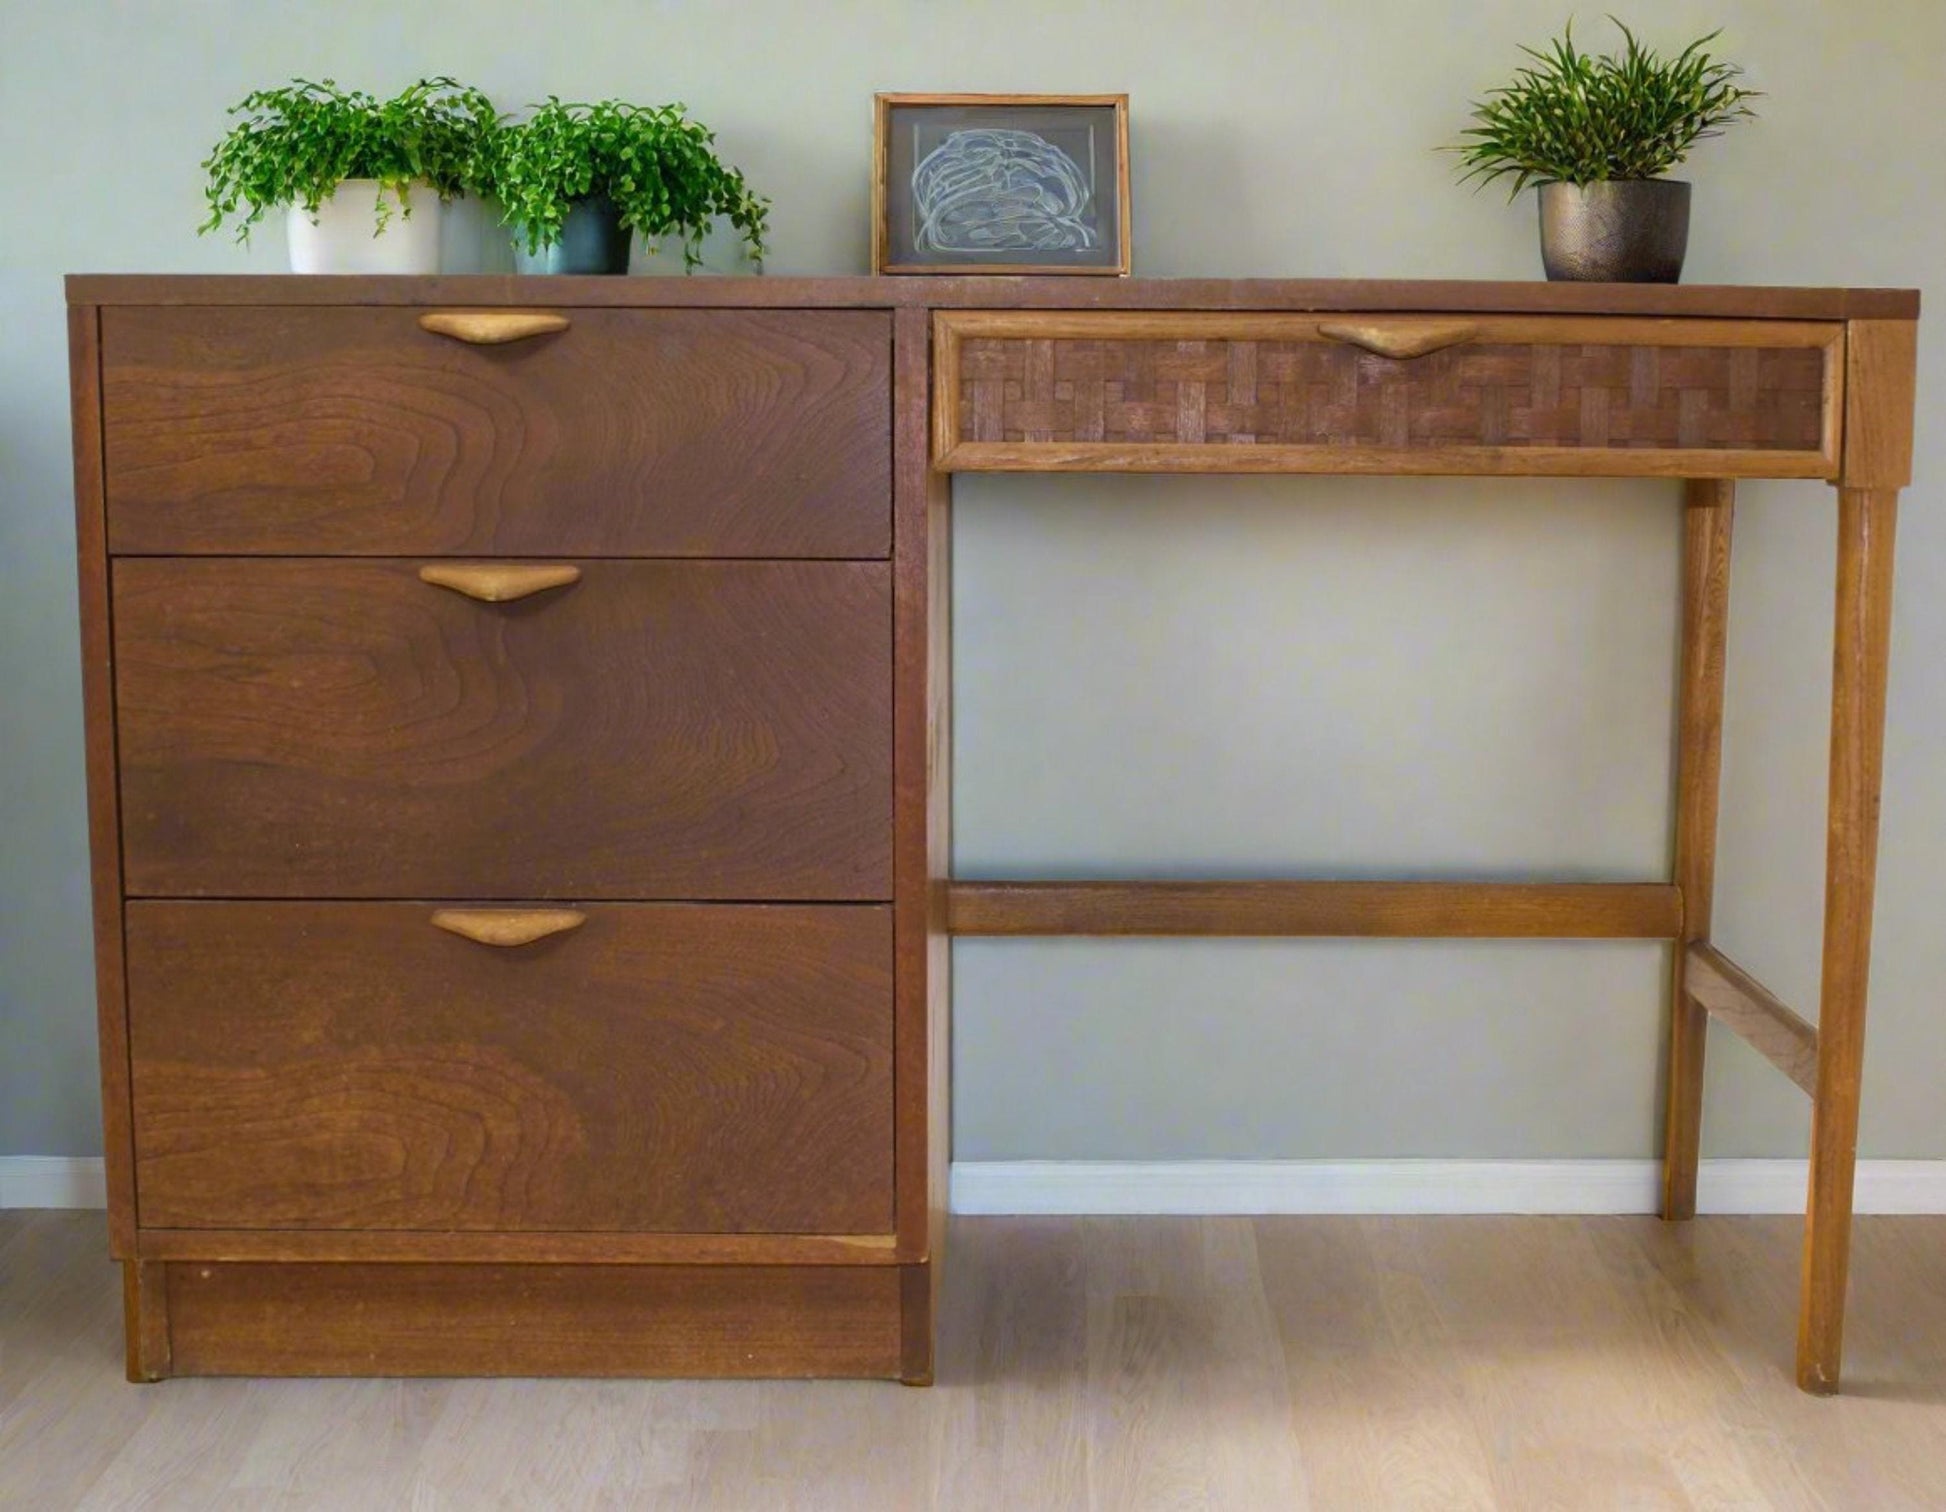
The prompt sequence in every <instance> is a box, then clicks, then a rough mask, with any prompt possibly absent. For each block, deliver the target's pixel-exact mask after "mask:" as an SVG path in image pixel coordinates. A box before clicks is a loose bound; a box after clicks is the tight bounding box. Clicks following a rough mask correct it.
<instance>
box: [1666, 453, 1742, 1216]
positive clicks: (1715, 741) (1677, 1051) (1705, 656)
mask: <svg viewBox="0 0 1946 1512" xmlns="http://www.w3.org/2000/svg"><path fill="white" fill-rule="evenodd" d="M1682 519H1683V526H1682V529H1683V536H1682V539H1683V547H1682V551H1683V557H1682V562H1683V568H1682V621H1681V641H1680V645H1679V658H1680V659H1679V661H1678V664H1677V670H1676V794H1675V798H1676V801H1675V823H1674V825H1673V829H1674V832H1675V834H1674V841H1675V843H1674V845H1673V847H1672V849H1673V851H1674V875H1675V880H1676V888H1677V891H1678V892H1680V893H1681V895H1682V933H1681V937H1680V938H1681V940H1682V941H1684V942H1690V941H1705V940H1708V939H1709V935H1710V920H1711V917H1712V905H1713V903H1714V901H1715V895H1716V822H1717V805H1718V798H1719V789H1720V787H1721V774H1722V767H1723V677H1724V668H1725V665H1726V662H1727V658H1728V647H1729V624H1730V543H1731V540H1732V538H1733V535H1734V526H1735V522H1736V485H1735V484H1734V483H1729V482H1723V481H1720V480H1718V481H1704V480H1693V479H1692V480H1691V481H1689V482H1687V483H1685V484H1684V485H1683V512H1682ZM1671 954H1672V956H1673V959H1672V961H1671V964H1670V976H1669V982H1670V990H1669V1041H1668V1043H1669V1049H1668V1057H1667V1067H1668V1092H1667V1095H1666V1097H1665V1099H1664V1105H1663V1119H1662V1129H1663V1133H1662V1216H1663V1217H1664V1218H1667V1219H1670V1220H1671V1221H1675V1222H1680V1221H1682V1220H1684V1219H1688V1218H1694V1217H1695V1216H1696V1169H1697V1163H1698V1161H1699V1160H1700V1159H1701V1156H1702V1139H1703V1067H1704V1062H1705V1056H1706V1053H1707V1049H1708V1043H1709V1018H1708V1015H1707V1014H1706V1013H1705V1012H1704V1010H1703V1005H1702V1004H1701V1003H1699V1002H1697V1001H1696V1000H1695V997H1694V995H1693V994H1692V993H1691V992H1690V991H1689V988H1688V980H1689V953H1688V952H1687V951H1685V950H1681V949H1678V950H1676V951H1673V952H1672V953H1671Z"/></svg>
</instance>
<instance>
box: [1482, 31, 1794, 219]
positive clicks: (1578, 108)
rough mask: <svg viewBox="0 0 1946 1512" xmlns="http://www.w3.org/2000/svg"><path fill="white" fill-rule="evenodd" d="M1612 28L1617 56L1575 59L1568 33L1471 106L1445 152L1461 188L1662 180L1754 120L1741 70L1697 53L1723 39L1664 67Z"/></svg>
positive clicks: (1751, 95)
mask: <svg viewBox="0 0 1946 1512" xmlns="http://www.w3.org/2000/svg"><path fill="white" fill-rule="evenodd" d="M1609 19H1610V20H1611V21H1615V18H1614V17H1613V16H1611V17H1609ZM1615 25H1616V26H1617V27H1620V28H1621V33H1622V36H1623V38H1624V40H1625V42H1626V44H1627V45H1626V47H1625V49H1624V51H1623V52H1622V55H1621V56H1620V57H1614V56H1612V55H1611V56H1608V57H1600V58H1598V57H1593V56H1591V55H1590V54H1587V53H1584V52H1581V51H1579V50H1577V49H1576V47H1575V45H1574V27H1573V26H1572V24H1570V25H1569V27H1568V29H1567V33H1566V35H1565V36H1563V37H1561V38H1560V39H1559V40H1557V41H1555V42H1554V43H1552V44H1551V45H1550V47H1549V49H1548V51H1546V52H1536V51H1535V50H1534V49H1533V48H1531V47H1523V48H1522V49H1521V51H1522V52H1524V53H1526V54H1527V56H1528V57H1530V58H1532V59H1533V60H1534V62H1535V65H1536V66H1534V67H1531V68H1521V69H1518V70H1516V72H1515V74H1514V82H1513V83H1511V84H1509V85H1508V86H1507V87H1506V88H1504V89H1496V90H1493V91H1491V92H1490V93H1489V94H1488V95H1487V97H1486V98H1485V99H1483V100H1479V101H1476V102H1475V103H1474V106H1473V120H1474V121H1476V122H1477V123H1478V124H1477V125H1474V126H1472V127H1470V128H1468V129H1467V130H1465V131H1462V132H1461V133H1460V136H1461V138H1462V140H1461V141H1459V142H1457V143H1455V144H1454V145H1453V147H1452V149H1451V150H1452V151H1454V152H1457V153H1459V154H1460V157H1461V159H1462V160H1463V161H1464V162H1465V164H1466V171H1465V172H1464V173H1462V174H1461V175H1460V182H1461V183H1465V182H1467V181H1468V180H1469V179H1479V180H1481V181H1482V182H1484V183H1491V182H1492V181H1493V180H1494V179H1497V178H1500V177H1501V176H1503V175H1509V174H1510V175H1512V177H1513V181H1514V187H1513V193H1514V194H1515V195H1517V194H1519V193H1520V191H1521V190H1523V189H1525V188H1526V187H1527V186H1528V185H1529V184H1530V183H1542V184H1546V183H1566V184H1592V183H1599V182H1600V181H1602V180H1604V179H1652V178H1659V177H1661V176H1662V175H1663V174H1665V173H1667V172H1668V171H1669V170H1670V169H1671V168H1673V167H1675V166H1676V165H1677V164H1678V163H1680V162H1682V160H1683V159H1684V158H1686V157H1688V156H1689V152H1690V149H1691V148H1693V147H1694V146H1695V145H1696V144H1697V143H1698V142H1699V141H1702V140H1703V139H1704V138H1706V137H1713V136H1720V135H1721V134H1722V131H1723V128H1724V127H1725V126H1727V125H1729V124H1730V123H1731V122H1733V121H1737V120H1742V119H1746V118H1754V117H1755V115H1756V112H1755V111H1753V110H1752V109H1750V107H1749V106H1748V105H1747V104H1745V103H1744V102H1745V101H1747V100H1752V99H1756V98H1758V97H1759V96H1758V94H1757V92H1756V91H1755V90H1749V89H1742V88H1739V87H1738V85H1737V83H1736V80H1737V79H1738V78H1740V77H1741V76H1742V72H1743V70H1742V69H1740V68H1738V67H1736V65H1734V64H1731V63H1724V62H1721V61H1719V60H1718V59H1716V58H1713V57H1711V56H1710V55H1709V54H1708V53H1707V52H1705V51H1704V50H1703V49H1704V48H1705V47H1706V46H1707V45H1708V44H1709V43H1711V42H1713V41H1715V40H1716V38H1717V37H1718V36H1720V35H1721V33H1720V32H1711V33H1710V34H1709V35H1708V36H1706V37H1698V38H1697V39H1696V40H1695V41H1694V42H1692V43H1690V44H1689V46H1687V47H1685V48H1684V49H1683V50H1682V51H1681V52H1680V53H1679V54H1677V55H1676V57H1674V58H1664V57H1662V56H1660V55H1659V54H1657V53H1656V52H1654V51H1652V50H1651V49H1649V48H1646V47H1644V46H1643V45H1642V44H1641V43H1640V42H1639V41H1637V40H1636V37H1635V33H1634V32H1632V31H1630V30H1629V29H1628V28H1627V27H1626V26H1623V25H1622V23H1621V22H1620V21H1615Z"/></svg>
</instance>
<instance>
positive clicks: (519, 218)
mask: <svg viewBox="0 0 1946 1512" xmlns="http://www.w3.org/2000/svg"><path fill="white" fill-rule="evenodd" d="M715 141H716V137H715V134H714V133H712V132H710V131H709V130H707V129H706V128H704V127H703V126H701V125H699V124H698V123H697V122H695V121H692V120H690V119H689V117H688V115H687V113H686V107H684V106H682V105H680V104H675V105H660V106H651V105H630V104H626V103H624V102H622V101H619V100H602V101H600V102H598V103H596V104H593V105H577V104H564V103H562V101H560V100H559V99H557V98H555V97H554V96H552V95H550V96H548V99H547V103H546V104H544V105H538V106H535V107H534V112H533V114H532V115H531V116H529V117H528V118H527V119H526V120H524V121H520V122H517V123H515V124H513V125H511V126H503V127H501V128H500V129H499V130H498V131H496V132H494V133H493V136H492V138H491V139H490V141H489V143H488V146H487V149H486V154H485V157H486V165H487V166H486V173H485V184H484V187H486V188H487V189H488V191H489V192H491V193H492V194H494V195H495V196H497V197H498V199H499V200H500V202H501V205H502V207H503V209H502V214H501V219H502V220H503V221H504V222H505V224H507V225H509V226H512V227H513V228H514V230H515V233H516V235H517V236H518V237H520V238H522V239H524V240H525V242H526V244H527V250H528V251H529V252H539V251H540V250H541V249H542V248H543V247H551V246H553V245H554V244H555V243H556V242H558V241H560V239H561V235H562V228H563V226H564V225H565V224H566V222H567V216H568V210H569V208H570V207H571V206H572V205H573V203H574V202H575V201H576V200H579V199H587V198H590V197H599V198H605V199H607V200H609V201H610V202H611V203H612V204H613V205H614V206H615V209H616V210H617V211H618V212H619V214H620V217H621V222H622V224H623V225H624V226H627V227H628V228H629V229H630V230H632V231H636V232H639V233H640V234H641V235H642V237H643V238H644V239H645V240H646V241H647V242H648V243H649V246H650V248H651V250H653V249H654V247H655V244H656V242H657V241H658V240H659V239H660V238H662V237H665V236H679V237H681V239H682V255H683V265H684V267H685V268H694V267H696V266H698V265H699V264H700V263H701V262H702V245H703V237H704V236H705V234H707V232H708V231H709V228H710V227H711V226H712V225H713V224H714V223H715V222H716V220H717V219H718V218H719V217H721V218H723V219H727V220H728V221H729V223H730V224H731V225H732V226H734V227H736V229H737V230H738V231H739V232H741V233H742V236H743V241H744V244H745V245H746V246H747V247H748V248H749V249H750V255H751V257H752V259H753V260H755V261H756V262H757V264H758V265H759V266H762V263H763V254H764V227H765V218H766V217H767V216H768V214H769V212H770V201H769V200H767V199H765V198H763V196H761V195H758V194H754V193H752V192H751V189H750V186H749V185H748V184H747V183H745V182H744V178H743V175H742V174H741V173H740V172H738V171H737V170H736V169H734V168H731V167H729V166H727V165H726V164H724V163H723V162H722V161H721V160H720V159H719V158H718V157H717V155H716V152H715V149H714V145H713V144H714V143H715Z"/></svg>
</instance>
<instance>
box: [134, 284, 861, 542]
mask: <svg viewBox="0 0 1946 1512" xmlns="http://www.w3.org/2000/svg"><path fill="white" fill-rule="evenodd" d="M416 314H417V312H416V311H414V310H411V309H398V308H384V307H368V308H328V309H305V308H288V309H261V310H260V309H194V310H174V309H167V308H156V309H114V310H109V311H106V312H104V314H103V317H102V319H103V324H104V333H103V350H104V357H103V388H104V393H105V396H106V403H107V411H108V427H107V474H108V503H109V542H110V546H111V548H112V549H113V550H115V551H117V552H129V553H143V554H156V553H190V552H217V553H232V554H236V553H247V554H261V555H277V554H302V553H313V552H315V553H321V554H332V555H337V554H353V555H374V556H383V555H389V554H393V553H404V552H421V553H433V554H441V553H468V552H508V553H518V554H522V555H529V554H540V555H547V554H554V555H569V554H618V555H638V556H785V557H789V556H805V557H882V556H884V555H886V553H887V550H888V549H889V546H890V527H889V522H890V507H891V478H890V469H891V446H890V438H889V421H888V416H889V413H890V408H891V396H890V391H889V368H890V355H891V330H890V321H889V320H888V319H887V317H885V316H884V315H882V314H874V313H870V312H866V311H849V312H847V311H826V312H808V311H773V312H766V313H758V312H748V313H738V312H725V311H710V312H700V311H699V312H690V311H680V310H664V311H638V310H582V311H577V312H575V318H574V324H573V327H572V328H571V329H569V330H566V331H561V332H558V333H556V334H552V335H541V336H534V337H530V338H529V339H527V340H525V341H520V342H516V343H512V344H509V345H504V346H469V345H467V344H465V343H463V342H458V341H453V340H451V339H449V338H447V337H444V336H440V335H436V334H433V333H431V332H428V331H423V330H421V329H419V326H418V323H417V321H416V319H415V315H416Z"/></svg>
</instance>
